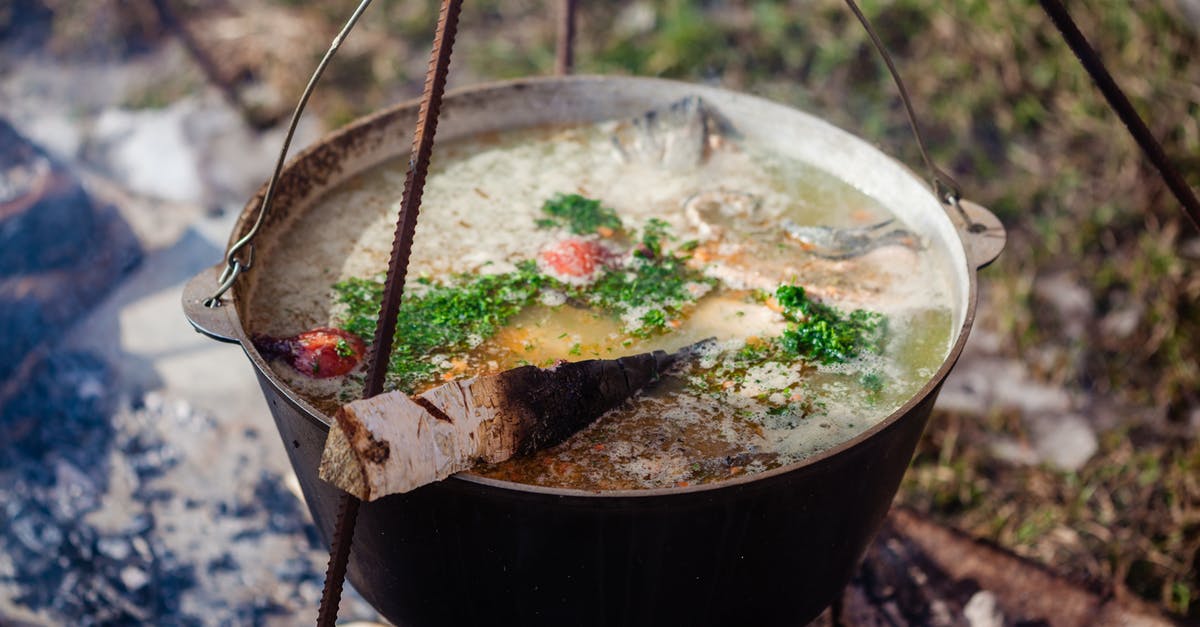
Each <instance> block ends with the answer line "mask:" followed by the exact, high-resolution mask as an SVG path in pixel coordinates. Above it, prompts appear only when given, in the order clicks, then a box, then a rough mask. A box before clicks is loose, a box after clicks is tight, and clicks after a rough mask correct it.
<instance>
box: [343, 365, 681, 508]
mask: <svg viewBox="0 0 1200 627" xmlns="http://www.w3.org/2000/svg"><path fill="white" fill-rule="evenodd" d="M692 348H693V347H688V348H685V349H683V350H681V351H679V352H676V353H665V352H663V351H655V352H653V353H642V354H639V355H633V356H630V357H622V358H620V359H592V360H588V361H580V362H562V363H560V364H558V365H556V366H553V367H550V368H538V367H535V366H522V367H520V368H513V369H512V370H506V371H504V372H501V373H499V374H495V375H487V376H481V377H474V378H471V379H463V380H461V381H452V382H450V383H447V384H445V385H441V386H439V387H436V388H433V389H431V390H428V391H426V392H423V393H422V394H420V395H418V396H414V397H410V396H408V395H406V394H403V393H401V392H389V393H387V394H381V395H379V396H375V397H373V398H369V399H364V400H360V401H355V402H352V403H349V404H347V405H345V406H343V407H342V408H341V409H340V410H338V412H337V414H335V416H334V424H333V425H332V427H331V428H330V431H329V437H328V439H326V441H325V451H324V453H323V454H322V456H321V466H320V477H321V479H323V480H325V481H327V482H329V483H332V484H334V485H336V486H337V487H339V488H341V489H343V490H345V491H347V492H349V493H351V494H353V495H354V496H357V497H358V498H360V499H362V500H364V501H372V500H374V499H377V498H380V497H382V496H386V495H388V494H395V493H399V492H407V491H409V490H412V489H414V488H418V487H420V486H423V485H425V484H427V483H432V482H434V481H439V480H441V479H445V478H446V477H449V476H450V475H452V474H454V473H456V472H460V471H463V470H467V469H469V468H471V467H472V466H473V465H474V464H476V463H478V462H489V463H496V462H501V461H504V460H506V459H508V458H510V457H513V456H515V455H526V454H529V453H532V452H534V451H537V450H539V449H542V448H546V447H549V446H553V445H555V444H557V443H559V442H562V441H563V440H565V439H567V437H569V436H570V435H571V434H573V433H575V432H576V431H578V430H580V429H582V428H583V427H586V426H587V425H589V424H591V423H592V421H594V420H595V419H596V418H599V417H600V415H601V414H603V413H604V412H606V411H608V410H610V409H612V408H614V407H616V406H618V405H620V404H621V403H622V402H624V401H625V400H626V399H628V398H630V397H631V396H633V395H634V394H636V393H637V392H638V390H640V389H641V388H643V387H645V386H646V385H648V384H650V383H652V382H654V381H656V380H657V379H658V378H659V377H660V376H662V374H663V373H664V372H666V370H667V369H669V368H670V367H671V366H672V365H673V364H674V363H675V362H676V361H677V360H678V359H679V358H680V356H681V355H683V354H685V353H687V352H690V351H691V350H692Z"/></svg>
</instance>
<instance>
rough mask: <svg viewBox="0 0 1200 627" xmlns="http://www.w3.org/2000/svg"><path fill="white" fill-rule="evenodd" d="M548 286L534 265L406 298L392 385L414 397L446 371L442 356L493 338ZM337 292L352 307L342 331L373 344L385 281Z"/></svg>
mask: <svg viewBox="0 0 1200 627" xmlns="http://www.w3.org/2000/svg"><path fill="white" fill-rule="evenodd" d="M548 281H549V279H548V278H547V277H545V276H544V275H542V274H541V273H540V272H538V270H537V266H536V264H534V263H533V262H531V261H530V262H523V263H521V264H518V268H517V270H515V271H513V272H508V273H504V274H487V275H471V274H463V275H458V276H456V277H455V278H454V280H453V281H452V282H451V283H448V284H439V283H435V282H430V283H429V284H428V289H426V290H424V291H423V292H422V293H420V294H415V295H411V296H408V297H406V298H405V299H404V301H403V302H402V303H401V305H400V310H399V313H398V315H397V322H396V340H395V341H396V344H395V346H394V348H393V349H392V355H391V359H390V361H389V365H388V378H389V381H390V382H391V383H392V384H393V385H394V386H395V387H396V388H397V389H400V390H404V391H406V392H411V391H412V390H413V389H415V387H416V386H417V385H418V384H420V383H422V382H426V381H428V380H429V379H431V378H432V377H433V376H436V375H437V374H438V373H440V372H442V371H443V370H444V369H445V366H443V365H439V364H440V363H443V362H441V361H438V358H439V356H440V357H444V356H446V355H450V354H453V353H455V352H459V351H462V350H465V349H466V348H468V346H469V345H470V343H471V342H472V340H473V339H477V338H486V337H490V336H491V335H493V334H494V333H495V332H496V331H498V330H499V329H500V328H501V327H502V326H504V324H505V323H507V322H508V320H509V319H511V318H512V317H513V316H514V315H516V314H517V313H518V312H520V311H521V309H523V308H525V307H526V306H528V305H530V304H532V303H533V302H534V301H535V300H536V298H537V294H538V291H539V290H540V289H541V288H542V286H543V285H545V284H547V282H548ZM334 290H335V292H337V295H338V300H339V301H340V302H341V303H343V304H345V305H346V307H347V312H346V316H345V320H344V321H343V323H342V325H341V326H342V328H343V329H346V330H347V331H350V332H351V333H354V334H356V335H359V336H361V337H363V338H365V339H368V340H370V339H372V338H373V336H374V334H375V324H376V317H377V316H378V312H379V306H380V302H381V301H382V299H383V283H382V280H380V279H374V280H373V279H350V280H348V281H343V282H341V283H338V284H336V285H334Z"/></svg>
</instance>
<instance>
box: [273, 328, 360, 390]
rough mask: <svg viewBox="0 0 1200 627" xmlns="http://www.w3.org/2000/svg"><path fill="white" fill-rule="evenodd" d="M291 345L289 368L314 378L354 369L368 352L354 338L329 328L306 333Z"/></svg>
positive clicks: (350, 334) (293, 340)
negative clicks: (290, 364)
mask: <svg viewBox="0 0 1200 627" xmlns="http://www.w3.org/2000/svg"><path fill="white" fill-rule="evenodd" d="M290 344H291V349H292V350H291V353H292V366H293V367H295V368H296V370H299V371H300V372H302V373H304V374H306V375H308V376H310V377H313V378H316V379H327V378H330V377H340V376H342V375H344V374H346V373H348V372H350V371H351V370H354V367H355V366H357V365H358V362H359V360H361V359H362V356H363V353H364V352H366V349H367V346H366V344H365V343H364V342H363V341H362V339H361V338H359V337H358V336H357V335H354V334H353V333H349V332H347V331H343V330H341V329H332V328H329V327H321V328H318V329H313V330H311V331H305V332H304V333H301V334H299V335H297V336H296V337H295V338H294V339H292V341H291V342H290Z"/></svg>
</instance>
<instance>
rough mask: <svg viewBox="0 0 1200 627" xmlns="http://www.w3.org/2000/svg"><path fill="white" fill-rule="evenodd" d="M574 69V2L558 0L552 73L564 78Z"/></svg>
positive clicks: (572, 0) (573, 0) (571, 0)
mask: <svg viewBox="0 0 1200 627" xmlns="http://www.w3.org/2000/svg"><path fill="white" fill-rule="evenodd" d="M574 69H575V0H560V2H559V11H558V49H557V51H556V54H555V64H554V71H555V73H557V74H558V75H559V76H566V75H568V74H570V73H571V72H572V71H574Z"/></svg>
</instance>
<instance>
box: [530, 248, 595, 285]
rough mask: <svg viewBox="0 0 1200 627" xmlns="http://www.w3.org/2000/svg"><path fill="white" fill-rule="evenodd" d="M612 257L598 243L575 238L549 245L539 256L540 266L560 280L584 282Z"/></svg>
mask: <svg viewBox="0 0 1200 627" xmlns="http://www.w3.org/2000/svg"><path fill="white" fill-rule="evenodd" d="M611 257H612V254H611V253H609V252H608V250H607V249H605V248H604V247H603V246H601V245H600V244H599V243H598V242H594V241H590V240H582V239H577V238H571V239H566V240H563V241H561V242H556V243H554V244H551V245H550V246H549V247H547V248H546V249H545V250H543V251H542V252H541V253H540V254H539V255H538V259H539V260H540V261H541V262H542V266H543V267H544V268H545V269H547V270H549V271H550V272H551V273H553V274H556V275H558V276H559V277H560V278H565V279H568V280H570V279H575V280H576V281H578V280H586V279H589V278H592V277H593V276H594V275H595V274H596V270H598V269H599V268H601V267H602V266H604V264H605V263H607V262H608V260H609V259H610V258H611Z"/></svg>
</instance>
